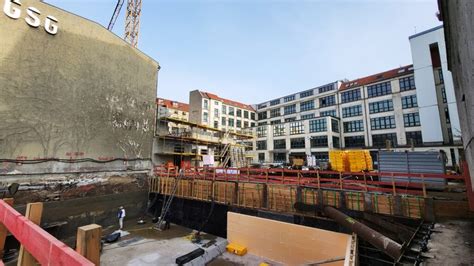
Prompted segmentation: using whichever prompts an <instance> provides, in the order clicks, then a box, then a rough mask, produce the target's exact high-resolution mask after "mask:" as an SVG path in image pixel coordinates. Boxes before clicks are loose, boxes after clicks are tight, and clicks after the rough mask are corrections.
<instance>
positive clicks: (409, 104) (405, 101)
mask: <svg viewBox="0 0 474 266" xmlns="http://www.w3.org/2000/svg"><path fill="white" fill-rule="evenodd" d="M413 107H418V102H417V100H416V94H413V95H408V96H404V97H402V108H403V109H408V108H413Z"/></svg>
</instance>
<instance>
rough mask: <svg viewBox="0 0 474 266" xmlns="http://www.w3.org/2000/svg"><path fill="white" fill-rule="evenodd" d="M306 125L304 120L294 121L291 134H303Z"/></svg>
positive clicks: (291, 124)
mask: <svg viewBox="0 0 474 266" xmlns="http://www.w3.org/2000/svg"><path fill="white" fill-rule="evenodd" d="M303 133H304V125H303V122H301V121H299V122H292V123H290V135H296V134H303Z"/></svg>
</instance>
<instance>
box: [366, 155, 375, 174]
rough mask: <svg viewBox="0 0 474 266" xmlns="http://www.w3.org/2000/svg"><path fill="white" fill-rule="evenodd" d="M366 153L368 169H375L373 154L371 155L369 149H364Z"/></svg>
mask: <svg viewBox="0 0 474 266" xmlns="http://www.w3.org/2000/svg"><path fill="white" fill-rule="evenodd" d="M364 155H365V163H366V165H367V170H368V171H372V170H374V166H373V164H372V156H370V152H369V151H368V150H364Z"/></svg>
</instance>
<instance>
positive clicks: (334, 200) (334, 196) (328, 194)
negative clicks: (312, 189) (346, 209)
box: [323, 190, 341, 208]
mask: <svg viewBox="0 0 474 266" xmlns="http://www.w3.org/2000/svg"><path fill="white" fill-rule="evenodd" d="M323 204H324V205H326V206H331V207H335V208H339V207H340V206H341V193H340V192H339V191H335V190H323Z"/></svg>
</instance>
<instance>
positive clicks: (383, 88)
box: [367, 81, 392, 98]
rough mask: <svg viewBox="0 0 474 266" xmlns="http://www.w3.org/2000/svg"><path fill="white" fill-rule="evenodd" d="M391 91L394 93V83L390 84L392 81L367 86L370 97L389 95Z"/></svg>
mask: <svg viewBox="0 0 474 266" xmlns="http://www.w3.org/2000/svg"><path fill="white" fill-rule="evenodd" d="M390 93H392V85H391V84H390V81H387V82H384V83H379V84H375V85H371V86H367V96H368V97H369V98H372V97H377V96H382V95H387V94H390Z"/></svg>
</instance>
